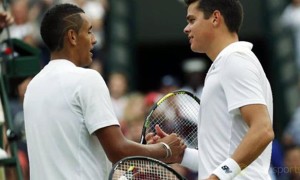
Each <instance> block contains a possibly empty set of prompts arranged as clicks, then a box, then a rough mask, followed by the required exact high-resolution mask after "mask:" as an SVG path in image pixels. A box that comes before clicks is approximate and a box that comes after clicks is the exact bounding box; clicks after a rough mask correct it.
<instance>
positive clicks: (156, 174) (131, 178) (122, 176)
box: [113, 160, 178, 180]
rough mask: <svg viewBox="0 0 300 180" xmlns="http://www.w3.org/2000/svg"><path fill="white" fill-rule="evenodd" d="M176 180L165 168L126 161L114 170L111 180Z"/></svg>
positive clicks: (146, 163)
mask: <svg viewBox="0 0 300 180" xmlns="http://www.w3.org/2000/svg"><path fill="white" fill-rule="evenodd" d="M163 179H164V180H178V177H177V176H176V175H175V174H173V172H172V171H169V170H168V169H167V168H166V167H164V166H162V165H160V164H158V163H156V162H154V161H147V160H128V161H124V162H122V163H120V164H119V165H118V166H117V167H116V168H115V174H114V175H113V180H163Z"/></svg>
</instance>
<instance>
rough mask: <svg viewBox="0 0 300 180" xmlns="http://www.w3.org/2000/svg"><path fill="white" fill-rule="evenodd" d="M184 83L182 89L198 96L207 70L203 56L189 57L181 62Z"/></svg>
mask: <svg viewBox="0 0 300 180" xmlns="http://www.w3.org/2000/svg"><path fill="white" fill-rule="evenodd" d="M182 69H183V72H184V77H185V84H184V85H183V87H182V89H184V90H187V91H190V92H191V93H193V94H195V95H196V96H198V98H200V96H201V93H202V89H203V85H204V79H205V75H206V71H207V64H206V61H205V59H203V58H190V59H186V60H185V61H184V62H183V66H182Z"/></svg>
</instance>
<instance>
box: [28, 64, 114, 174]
mask: <svg viewBox="0 0 300 180" xmlns="http://www.w3.org/2000/svg"><path fill="white" fill-rule="evenodd" d="M24 115H25V130H26V137H27V143H28V152H29V164H30V179H31V180H41V179H43V180H48V179H49V180H54V179H70V180H87V179H89V180H93V179H95V180H99V179H107V178H108V174H109V171H110V169H111V162H110V161H109V160H108V158H107V156H106V154H105V152H104V150H103V148H102V146H101V144H100V142H99V141H98V139H97V137H96V136H95V135H94V134H93V133H94V132H95V131H96V130H97V129H100V128H103V127H107V126H111V125H119V124H118V120H117V119H116V116H115V114H114V112H113V109H112V105H111V101H110V96H109V91H108V88H107V86H106V84H105V82H104V80H103V79H102V77H101V76H100V74H99V73H98V72H96V71H94V70H91V69H84V68H80V67H76V66H75V65H74V64H73V63H72V62H70V61H68V60H62V59H60V60H52V61H50V62H49V64H48V65H46V66H45V67H44V68H43V69H42V71H41V72H40V73H38V74H37V75H36V76H35V77H34V78H33V80H32V81H31V82H30V84H29V86H28V88H27V91H26V94H25V100H24ZM107 138H109V137H107Z"/></svg>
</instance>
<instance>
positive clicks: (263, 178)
mask: <svg viewBox="0 0 300 180" xmlns="http://www.w3.org/2000/svg"><path fill="white" fill-rule="evenodd" d="M186 4H187V6H188V8H187V16H186V19H187V22H188V24H187V26H186V27H185V28H184V32H185V33H186V34H187V36H188V39H189V42H190V47H191V49H192V51H194V52H198V53H205V54H206V55H207V56H208V57H209V58H210V59H211V60H212V62H213V63H212V65H211V67H210V69H209V71H208V73H207V76H206V79H205V84H204V89H203V92H202V96H201V108H200V115H199V122H198V123H199V129H198V130H199V131H198V140H199V142H198V147H199V151H198V152H197V151H196V150H191V149H186V151H185V155H184V158H183V161H182V164H183V165H185V166H187V167H189V168H191V169H194V170H196V169H198V174H199V179H201V180H202V179H207V178H208V179H210V180H213V179H221V180H231V179H234V180H254V179H255V180H269V179H270V176H269V174H268V170H269V165H270V157H271V141H272V140H273V138H274V132H273V129H272V113H273V112H272V111H273V105H272V92H271V88H270V84H269V82H268V79H267V77H266V75H265V73H264V70H263V68H262V66H261V64H260V62H259V60H258V59H257V57H256V56H255V54H254V53H253V52H252V51H251V49H252V44H251V43H249V42H240V41H239V37H238V32H239V29H240V26H241V24H242V21H243V9H242V5H241V3H240V1H239V0H186ZM160 136H164V135H160ZM196 156H198V159H197V158H196Z"/></svg>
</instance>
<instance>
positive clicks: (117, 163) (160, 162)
mask: <svg viewBox="0 0 300 180" xmlns="http://www.w3.org/2000/svg"><path fill="white" fill-rule="evenodd" d="M138 160H142V161H150V162H153V163H154V164H158V165H160V166H162V167H164V168H166V169H167V170H168V171H170V172H171V173H172V174H173V175H175V176H176V177H177V178H178V179H179V180H186V178H184V177H182V176H181V175H180V174H179V173H178V172H176V171H175V170H174V169H173V168H172V167H170V166H169V165H167V164H166V163H164V162H162V161H159V160H157V159H154V158H150V157H146V156H128V157H125V158H123V159H121V160H119V161H118V162H116V163H115V164H114V165H113V167H112V170H111V171H110V174H109V178H108V179H109V180H113V176H114V172H115V171H116V170H118V167H119V166H120V165H121V164H123V163H125V162H130V161H138Z"/></svg>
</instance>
